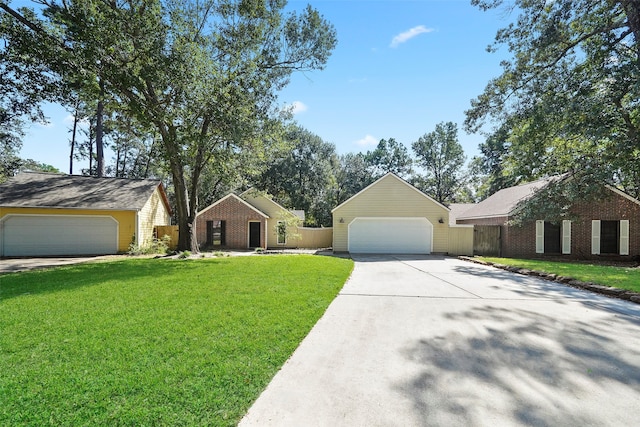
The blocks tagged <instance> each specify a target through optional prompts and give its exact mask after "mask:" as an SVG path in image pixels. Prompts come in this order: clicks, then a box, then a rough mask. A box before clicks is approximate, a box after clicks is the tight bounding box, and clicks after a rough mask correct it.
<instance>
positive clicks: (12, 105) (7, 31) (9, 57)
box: [0, 12, 60, 181]
mask: <svg viewBox="0 0 640 427" xmlns="http://www.w3.org/2000/svg"><path fill="white" fill-rule="evenodd" d="M27 13H28V12H27ZM29 16H30V17H31V15H29ZM21 30H22V26H21V25H20V24H19V23H16V22H15V20H14V19H12V17H11V16H9V15H7V14H4V13H3V14H0V41H2V43H0V147H1V148H0V181H3V180H5V179H6V178H8V177H11V176H13V174H14V173H15V172H16V171H17V170H18V169H19V168H20V164H21V161H22V160H21V159H20V158H19V157H18V153H19V151H20V148H21V147H22V137H23V135H24V133H23V129H24V127H25V125H27V124H29V123H31V122H39V123H45V122H46V119H45V117H44V115H43V113H42V110H41V109H40V104H41V103H42V102H43V101H47V100H54V99H57V97H58V95H59V91H60V81H59V79H58V78H57V77H56V76H55V75H52V74H51V73H49V72H48V68H47V67H46V66H45V65H43V64H42V63H41V62H40V61H39V59H38V56H37V55H36V54H35V52H37V47H36V46H33V45H30V44H29V43H27V42H26V40H25V38H24V34H23V32H22V31H21ZM7 40H13V41H14V42H13V43H7Z"/></svg>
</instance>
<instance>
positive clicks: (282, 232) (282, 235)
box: [277, 221, 287, 245]
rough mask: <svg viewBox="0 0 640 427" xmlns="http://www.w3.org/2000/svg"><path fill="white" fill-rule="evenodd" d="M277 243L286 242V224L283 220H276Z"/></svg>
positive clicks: (282, 243)
mask: <svg viewBox="0 0 640 427" xmlns="http://www.w3.org/2000/svg"><path fill="white" fill-rule="evenodd" d="M277 231H278V244H279V245H284V244H285V243H287V224H286V223H285V222H284V221H278V225H277Z"/></svg>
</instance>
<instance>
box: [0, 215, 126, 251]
mask: <svg viewBox="0 0 640 427" xmlns="http://www.w3.org/2000/svg"><path fill="white" fill-rule="evenodd" d="M9 214H20V215H88V216H92V215H100V216H110V217H112V218H113V219H115V220H116V221H117V222H118V252H127V251H128V250H129V245H130V244H131V242H132V241H133V238H134V236H135V233H136V212H135V211H108V210H89V209H44V208H0V218H3V217H4V216H5V215H9Z"/></svg>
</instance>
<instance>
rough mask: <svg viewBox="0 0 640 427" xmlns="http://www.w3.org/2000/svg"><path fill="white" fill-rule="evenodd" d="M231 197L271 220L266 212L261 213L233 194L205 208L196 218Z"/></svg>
mask: <svg viewBox="0 0 640 427" xmlns="http://www.w3.org/2000/svg"><path fill="white" fill-rule="evenodd" d="M229 197H233V198H234V199H236V200H238V201H239V202H240V203H242V204H243V205H245V206H246V207H248V208H249V209H251V210H253V211H254V212H256V213H257V214H259V215H262V216H263V217H265V218H269V215H267V214H265V213H264V212H261V211H260V210H258V209H257V208H255V207H254V206H251V205H250V204H249V202H247V201H246V200H243V199H241V198H240V197H238V196H236V195H235V194H233V193H229V194H227V195H226V196H224V197H223V198H222V199H220V200H218V201H216V202H213V203H212V204H210V205H209V206H207V207H206V208H204V209H203V210H201V211H200V212H198V215H196V217H198V216H200V215H202V214H203V213H205V212H206V211H208V210H209V209H211V208H213V207H214V206H216V205H218V204H219V203H222V202H223V201H224V200H226V199H228V198H229Z"/></svg>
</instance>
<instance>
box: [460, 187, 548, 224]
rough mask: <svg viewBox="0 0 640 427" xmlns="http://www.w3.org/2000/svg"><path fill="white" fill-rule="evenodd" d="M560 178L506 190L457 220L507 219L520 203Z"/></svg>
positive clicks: (461, 215)
mask: <svg viewBox="0 0 640 427" xmlns="http://www.w3.org/2000/svg"><path fill="white" fill-rule="evenodd" d="M557 179H559V177H558V176H554V177H550V178H543V179H539V180H537V181H533V182H529V183H527V184H522V185H516V186H515V187H509V188H505V189H503V190H500V191H498V192H496V193H494V194H492V195H491V196H489V197H487V198H486V199H484V200H483V201H482V202H480V203H478V204H476V205H473V206H472V207H470V208H469V209H466V210H465V211H464V212H463V213H462V214H460V215H459V216H458V218H457V219H459V220H465V219H478V218H496V217H505V216H509V215H511V214H513V212H514V210H515V208H516V207H517V206H518V203H520V202H522V201H523V200H526V199H528V198H530V197H531V196H533V195H534V194H535V192H536V191H538V190H540V189H542V188H544V187H546V186H547V185H549V184H550V183H551V182H552V181H554V180H557Z"/></svg>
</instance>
